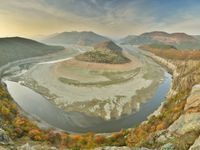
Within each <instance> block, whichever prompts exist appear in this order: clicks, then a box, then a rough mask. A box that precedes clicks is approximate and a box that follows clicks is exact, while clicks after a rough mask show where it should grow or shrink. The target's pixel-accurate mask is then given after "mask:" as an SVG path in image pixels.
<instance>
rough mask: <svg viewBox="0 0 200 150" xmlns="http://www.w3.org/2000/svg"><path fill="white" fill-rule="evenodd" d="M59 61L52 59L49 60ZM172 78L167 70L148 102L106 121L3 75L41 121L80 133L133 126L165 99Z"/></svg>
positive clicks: (17, 98)
mask: <svg viewBox="0 0 200 150" xmlns="http://www.w3.org/2000/svg"><path fill="white" fill-rule="evenodd" d="M62 59H63V58H62ZM66 59H70V58H66ZM63 60H64V59H63ZM60 61H61V60H53V61H51V62H50V63H56V62H60ZM45 63H48V62H45ZM171 81H172V79H171V75H170V74H168V73H167V72H166V71H165V75H164V81H163V82H162V83H161V84H160V85H159V87H158V88H157V90H156V92H155V94H154V96H153V97H151V98H150V99H148V100H146V103H143V104H141V106H140V110H139V111H138V112H136V113H133V114H131V115H126V116H122V117H121V118H120V119H111V120H108V121H106V120H103V119H101V118H98V117H90V116H86V115H84V114H83V113H79V112H64V111H63V110H61V109H59V108H58V107H57V106H55V105H54V104H53V103H51V102H50V101H49V100H47V99H46V98H45V97H43V96H42V95H40V94H38V93H36V92H35V91H33V90H32V89H29V88H28V87H25V86H23V85H21V84H20V83H18V82H13V81H9V78H4V83H5V84H6V85H7V89H8V91H9V93H10V94H11V96H12V97H13V99H14V100H15V102H16V103H17V104H18V105H19V106H20V107H21V108H22V109H23V110H24V111H25V112H26V113H28V114H29V115H30V116H32V117H34V118H36V119H37V120H41V122H45V124H48V125H49V126H50V127H54V128H58V129H62V130H65V131H68V132H79V133H83V132H90V131H92V132H97V133H109V132H115V131H119V130H120V129H122V128H130V127H133V126H135V125H137V124H139V123H141V122H142V121H144V120H146V118H147V117H148V116H149V115H150V114H151V113H153V112H154V111H155V110H156V109H157V108H158V107H159V106H160V104H161V103H162V102H163V101H164V100H165V96H166V95H167V93H168V91H169V88H170V85H171Z"/></svg>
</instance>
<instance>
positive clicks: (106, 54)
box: [76, 41, 130, 64]
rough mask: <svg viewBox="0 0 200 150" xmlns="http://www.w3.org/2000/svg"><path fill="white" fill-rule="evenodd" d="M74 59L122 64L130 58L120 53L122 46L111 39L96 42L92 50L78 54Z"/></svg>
mask: <svg viewBox="0 0 200 150" xmlns="http://www.w3.org/2000/svg"><path fill="white" fill-rule="evenodd" d="M76 59H78V60H81V61H87V62H96V63H109V64H123V63H128V62H130V60H129V59H128V58H126V57H125V56H124V55H123V54H122V48H121V47H119V46H118V45H116V44H115V43H114V42H112V41H106V42H101V43H98V44H96V45H95V46H94V50H92V51H89V52H85V53H83V54H80V55H78V56H77V57H76Z"/></svg>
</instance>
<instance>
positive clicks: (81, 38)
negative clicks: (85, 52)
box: [43, 31, 109, 46]
mask: <svg viewBox="0 0 200 150" xmlns="http://www.w3.org/2000/svg"><path fill="white" fill-rule="evenodd" d="M108 40H109V39H108V38H107V37H104V36H101V35H98V34H96V33H94V32H87V31H84V32H63V33H58V34H54V35H51V36H49V37H47V38H46V39H44V40H43V41H44V42H45V43H49V44H77V45H84V46H93V45H94V44H97V43H99V42H103V41H108Z"/></svg>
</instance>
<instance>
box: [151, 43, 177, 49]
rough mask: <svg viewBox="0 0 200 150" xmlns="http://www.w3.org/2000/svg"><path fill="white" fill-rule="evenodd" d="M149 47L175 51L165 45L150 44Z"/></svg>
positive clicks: (170, 46) (171, 46) (173, 47)
mask: <svg viewBox="0 0 200 150" xmlns="http://www.w3.org/2000/svg"><path fill="white" fill-rule="evenodd" d="M149 46H150V47H152V48H156V49H163V50H169V49H176V47H175V46H173V45H166V44H150V45H149Z"/></svg>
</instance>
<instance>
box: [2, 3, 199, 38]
mask: <svg viewBox="0 0 200 150" xmlns="http://www.w3.org/2000/svg"><path fill="white" fill-rule="evenodd" d="M199 18H200V0H0V37H4V36H24V37H33V36H40V35H50V34H53V33H59V32H64V31H66V32H68V31H94V32H96V33H98V34H101V35H105V36H109V37H124V36H126V35H138V34H141V33H144V32H150V31H166V32H170V33H172V32H185V33H188V34H193V35H197V34H200V19H199Z"/></svg>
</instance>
